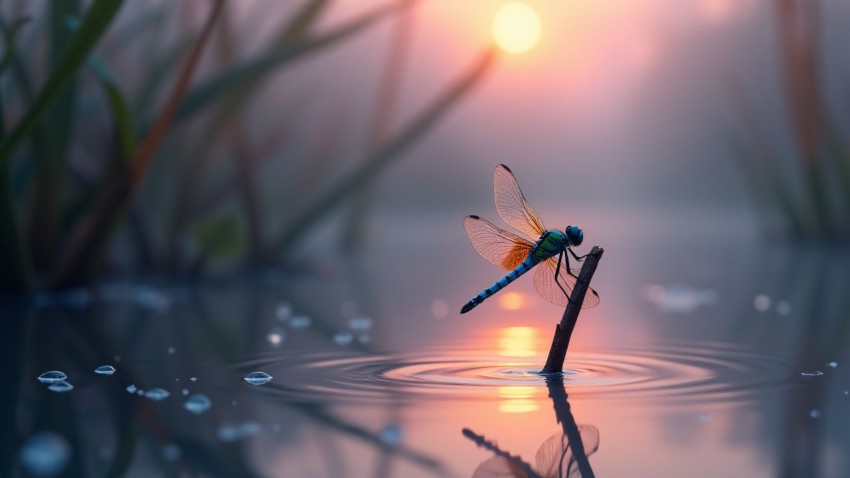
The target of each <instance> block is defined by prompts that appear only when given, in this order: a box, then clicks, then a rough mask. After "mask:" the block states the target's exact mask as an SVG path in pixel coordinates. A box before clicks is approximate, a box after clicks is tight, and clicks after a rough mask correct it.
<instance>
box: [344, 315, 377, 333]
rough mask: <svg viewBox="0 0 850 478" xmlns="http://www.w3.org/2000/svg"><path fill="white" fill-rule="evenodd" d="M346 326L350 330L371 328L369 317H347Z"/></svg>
mask: <svg viewBox="0 0 850 478" xmlns="http://www.w3.org/2000/svg"><path fill="white" fill-rule="evenodd" d="M348 328H349V329H351V330H369V329H371V328H372V319H370V318H369V317H362V316H360V317H352V318H350V319H348Z"/></svg>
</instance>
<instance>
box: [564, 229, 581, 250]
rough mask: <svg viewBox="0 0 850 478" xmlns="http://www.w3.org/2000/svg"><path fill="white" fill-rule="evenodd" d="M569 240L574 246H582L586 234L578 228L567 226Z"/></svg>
mask: <svg viewBox="0 0 850 478" xmlns="http://www.w3.org/2000/svg"><path fill="white" fill-rule="evenodd" d="M566 233H567V238H568V239H569V241H570V244H571V245H573V246H580V245H581V243H582V241H583V240H584V233H583V232H582V230H581V229H580V228H578V226H567V230H566Z"/></svg>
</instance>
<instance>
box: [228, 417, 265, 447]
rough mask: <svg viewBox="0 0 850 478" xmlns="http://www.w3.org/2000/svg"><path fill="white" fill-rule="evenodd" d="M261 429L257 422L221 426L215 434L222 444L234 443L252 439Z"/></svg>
mask: <svg viewBox="0 0 850 478" xmlns="http://www.w3.org/2000/svg"><path fill="white" fill-rule="evenodd" d="M262 429H263V428H262V427H261V426H260V424H259V423H257V422H244V423H240V424H238V425H222V426H220V427H218V430H217V432H216V434H217V435H218V439H219V440H221V441H223V442H234V441H238V440H244V439H245V438H249V437H252V436H254V435H256V434H258V433H260V431H262Z"/></svg>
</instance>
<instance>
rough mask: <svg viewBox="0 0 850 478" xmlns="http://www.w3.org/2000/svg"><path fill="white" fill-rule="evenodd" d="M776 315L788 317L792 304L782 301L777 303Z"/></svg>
mask: <svg viewBox="0 0 850 478" xmlns="http://www.w3.org/2000/svg"><path fill="white" fill-rule="evenodd" d="M776 313H777V314H779V315H788V314H790V313H791V303H790V302H788V301H787V300H780V301H779V302H777V303H776Z"/></svg>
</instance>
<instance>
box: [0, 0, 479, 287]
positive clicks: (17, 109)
mask: <svg viewBox="0 0 850 478" xmlns="http://www.w3.org/2000/svg"><path fill="white" fill-rule="evenodd" d="M123 3H124V2H121V1H116V0H94V1H91V2H83V1H80V0H63V1H52V2H32V3H30V2H16V3H15V4H13V5H7V6H4V7H3V8H2V9H0V15H2V16H0V29H2V32H0V33H2V36H3V39H4V50H3V53H2V60H0V62H1V63H0V107H2V112H3V115H2V120H3V121H2V124H0V126H2V127H3V131H2V133H3V135H2V142H0V290H2V291H6V292H14V291H21V290H29V289H33V288H48V289H65V288H70V287H78V286H83V285H86V284H89V283H91V281H93V280H94V279H96V278H97V277H98V276H99V275H100V274H103V273H112V274H121V273H136V272H151V271H154V272H164V273H169V274H172V275H177V276H185V277H194V276H196V275H197V274H200V273H202V272H203V271H205V270H207V269H208V266H209V265H210V264H211V263H214V262H216V261H217V262H219V263H221V264H224V265H226V266H231V267H235V266H239V265H249V266H250V265H257V264H272V265H273V264H278V263H281V262H283V261H285V259H286V257H287V254H288V253H289V252H291V249H292V247H293V246H294V245H295V244H296V243H297V241H298V240H299V239H300V238H302V237H303V236H304V234H305V233H306V232H307V231H309V230H310V228H311V227H313V226H314V225H315V224H316V223H317V222H318V221H319V220H320V219H322V218H324V217H326V216H327V215H328V214H329V213H331V212H333V211H334V210H336V209H338V208H339V206H340V205H342V204H343V203H345V202H346V200H347V199H348V198H349V197H352V196H354V195H356V194H358V193H359V191H361V190H362V189H364V185H368V184H369V183H371V182H373V181H374V178H375V177H376V176H377V175H379V174H380V172H381V171H382V170H383V169H384V168H385V167H386V166H387V165H389V164H391V163H392V162H393V161H394V160H396V159H397V158H399V157H400V156H401V154H402V153H403V152H404V151H405V150H406V149H407V148H408V147H409V146H410V145H411V144H413V143H414V142H416V141H417V140H418V139H420V138H421V137H422V136H423V135H424V134H425V133H426V132H427V131H429V130H430V128H431V127H432V126H433V125H434V124H435V123H436V122H437V121H438V120H439V119H440V118H441V117H442V116H443V115H444V114H445V113H446V112H447V111H448V110H449V109H450V108H451V107H452V106H453V105H455V104H456V103H457V101H458V100H459V99H460V98H461V97H462V96H463V95H464V94H465V93H466V92H467V91H469V89H470V88H471V87H472V86H473V84H474V83H475V81H476V79H477V78H478V77H480V76H481V75H482V74H483V72H484V71H485V70H486V68H487V66H488V65H489V64H490V62H491V59H492V54H490V53H487V54H485V55H484V56H483V57H482V58H481V59H480V60H478V61H476V62H475V63H474V64H473V67H472V69H471V70H470V71H469V72H462V73H461V74H460V75H459V76H458V78H457V79H455V80H454V81H452V82H450V83H449V84H448V85H447V86H446V87H445V89H444V90H443V91H442V92H440V93H439V94H438V95H437V97H436V98H434V99H433V100H432V102H431V103H430V104H429V105H426V107H425V108H424V110H423V111H422V112H421V113H420V114H418V115H414V117H413V118H412V119H411V120H410V122H409V123H407V124H401V125H399V126H398V127H396V128H389V126H388V125H387V122H388V119H387V118H388V117H389V116H390V111H389V110H390V109H391V107H392V104H391V103H392V102H393V101H394V96H395V90H397V89H398V85H397V82H398V80H397V79H396V78H394V75H396V73H394V72H393V71H392V70H393V69H394V68H396V69H397V66H398V65H399V63H400V61H401V60H400V58H401V57H402V56H403V55H404V52H403V51H399V50H398V49H397V48H396V49H395V50H393V53H391V54H390V59H389V64H388V66H387V68H388V70H387V72H386V73H385V74H384V78H383V79H382V80H381V81H382V82H383V84H392V85H393V86H392V87H391V89H392V90H393V92H392V95H391V96H392V97H391V98H384V99H382V100H379V101H378V102H379V103H380V104H378V105H377V106H376V108H375V110H376V113H375V119H374V122H375V126H374V127H373V128H372V129H373V131H375V133H374V134H373V141H370V142H369V148H371V149H370V150H368V151H366V152H365V153H363V154H362V157H360V158H345V159H344V158H342V157H340V156H341V154H340V153H339V150H340V143H341V142H342V138H341V136H342V134H343V133H344V132H341V131H340V130H341V126H340V124H339V121H338V119H337V118H331V119H330V120H328V121H326V122H325V123H326V124H325V125H324V126H322V127H319V128H312V129H310V131H309V132H308V133H306V134H308V135H313V136H312V137H308V138H303V137H299V136H303V135H304V134H305V133H299V134H294V133H292V131H291V130H292V128H291V126H292V123H293V122H294V118H295V117H296V116H297V115H299V114H303V113H304V111H303V108H304V106H303V105H299V106H295V107H291V108H289V109H288V108H287V107H284V106H279V107H276V108H274V109H273V113H271V114H270V113H269V112H268V105H262V104H261V103H262V102H260V101H258V97H259V95H260V93H261V92H262V91H263V86H264V84H266V83H267V82H268V81H269V80H270V79H271V78H274V77H275V75H277V74H279V73H280V72H282V71H284V70H287V69H289V68H294V67H296V65H297V60H300V59H303V58H306V57H312V56H315V55H319V54H321V53H322V52H324V51H327V50H328V49H330V48H333V47H335V46H339V45H342V44H345V43H346V42H348V41H349V40H350V39H352V38H354V37H355V36H356V35H358V34H360V33H363V32H366V31H368V30H369V29H371V28H372V27H374V26H375V25H377V24H379V23H380V22H381V21H382V20H385V19H388V18H391V17H394V16H397V15H400V14H405V15H409V14H410V12H411V10H412V9H413V8H414V7H415V5H416V3H417V0H387V1H386V2H385V3H383V4H380V5H379V6H377V7H371V8H370V9H366V10H364V11H363V12H362V13H359V14H357V15H355V16H354V17H353V18H349V19H348V20H344V21H341V22H339V23H338V24H336V25H334V26H331V27H324V26H323V27H321V28H320V27H319V24H320V21H321V19H322V18H323V16H324V14H326V13H327V11H328V10H329V9H330V8H331V6H332V5H333V4H334V2H332V1H331V0H303V1H302V2H300V3H298V4H296V5H290V6H287V7H286V8H284V9H282V11H283V14H280V13H277V12H276V13H275V15H273V16H272V15H268V12H267V11H266V10H267V9H262V8H254V10H256V11H249V12H248V13H249V16H250V15H253V16H254V18H255V19H256V17H257V15H258V14H262V15H265V16H269V17H272V18H273V17H275V16H279V17H280V18H279V19H276V20H277V22H278V23H277V25H276V26H275V27H274V28H273V29H272V30H273V31H270V32H267V33H263V34H257V35H255V33H256V32H254V31H250V32H248V33H250V34H251V38H252V39H257V38H259V39H262V40H263V43H262V44H261V45H259V47H257V46H256V45H250V46H249V45H247V44H248V43H250V42H246V41H243V39H244V38H245V35H246V31H245V30H246V29H247V28H249V27H250V26H251V25H250V22H245V21H242V20H240V18H239V17H238V16H237V15H235V12H236V11H237V4H236V3H235V2H228V1H226V0H212V1H210V2H191V3H183V2H178V3H174V2H150V3H145V4H139V3H129V2H128V3H127V4H126V5H122V4H123ZM258 7H262V5H258ZM238 9H239V11H240V12H241V13H244V11H243V10H245V8H244V7H243V6H242V5H239V6H238ZM395 35H396V37H397V36H398V35H399V33H398V32H396V33H395ZM321 93H322V92H319V91H316V92H313V93H312V94H321ZM302 96H303V95H302ZM378 96H379V98H380V97H381V95H378ZM302 101H304V102H306V103H309V101H310V98H309V97H307V98H304V99H303V100H302ZM381 102H383V103H381ZM262 106H264V107H265V108H263V109H262V112H261V113H260V112H258V110H260V107H262ZM307 107H309V106H307ZM261 115H263V116H262V120H258V119H257V117H258V116H261ZM260 122H261V123H262V128H257V127H254V126H255V125H256V124H257V123H260ZM390 129H391V130H392V132H391V134H390ZM293 144H295V145H296V146H295V147H292V145H293ZM305 145H306V146H305ZM311 145H312V146H311ZM343 160H345V161H350V162H351V164H349V165H343V164H342V161H343ZM343 170H344V171H348V173H347V174H346V175H341V174H338V171H343ZM270 171H275V174H277V173H278V172H279V171H285V173H284V174H283V175H282V176H281V177H280V178H279V180H278V181H271V180H270V179H268V178H267V176H269V172H270ZM331 181H336V182H331ZM326 183H327V184H326ZM363 201H365V199H364V200H363ZM280 204H285V205H286V207H281V206H280ZM360 209H362V207H361V208H360ZM362 215H363V211H362V210H360V211H356V212H355V213H354V218H355V220H358V219H362ZM270 218H273V220H270ZM281 221H282V222H283V224H280V223H281Z"/></svg>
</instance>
